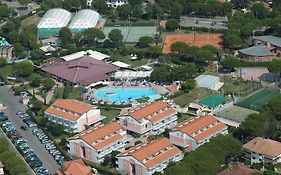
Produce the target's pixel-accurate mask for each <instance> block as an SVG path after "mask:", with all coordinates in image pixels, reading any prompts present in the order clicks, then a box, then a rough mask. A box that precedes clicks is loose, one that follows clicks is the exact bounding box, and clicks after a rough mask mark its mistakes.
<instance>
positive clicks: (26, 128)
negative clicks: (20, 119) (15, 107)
mask: <svg viewBox="0 0 281 175" xmlns="http://www.w3.org/2000/svg"><path fill="white" fill-rule="evenodd" d="M20 129H22V130H25V131H27V130H28V127H26V126H23V125H22V126H21V127H20Z"/></svg>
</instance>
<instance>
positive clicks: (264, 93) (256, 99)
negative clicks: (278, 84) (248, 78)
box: [236, 89, 281, 111]
mask: <svg viewBox="0 0 281 175" xmlns="http://www.w3.org/2000/svg"><path fill="white" fill-rule="evenodd" d="M278 96H281V93H279V92H275V91H272V90H270V89H262V90H259V91H257V92H255V93H254V94H252V95H250V96H248V97H246V98H244V99H242V100H241V101H239V102H238V103H237V104H236V105H237V106H241V107H244V108H248V109H252V110H256V111H259V110H260V109H261V108H262V107H263V106H264V105H266V104H267V103H268V102H270V101H271V100H272V99H274V98H276V97H278Z"/></svg>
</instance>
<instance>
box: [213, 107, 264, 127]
mask: <svg viewBox="0 0 281 175" xmlns="http://www.w3.org/2000/svg"><path fill="white" fill-rule="evenodd" d="M253 113H258V112H257V111H254V110H251V109H247V108H243V107H240V106H236V105H233V106H232V107H230V108H227V109H225V110H223V111H221V112H219V113H216V116H218V117H221V118H225V119H228V120H233V121H236V122H239V123H240V122H242V121H244V120H245V119H246V118H247V117H248V116H249V115H250V114H253Z"/></svg>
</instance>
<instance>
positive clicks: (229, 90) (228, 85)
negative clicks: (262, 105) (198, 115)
mask: <svg viewBox="0 0 281 175" xmlns="http://www.w3.org/2000/svg"><path fill="white" fill-rule="evenodd" d="M260 87H261V85H260V84H259V83H257V82H246V81H238V80H236V81H232V82H225V84H224V85H223V86H222V91H223V92H224V94H237V95H238V94H239V95H240V94H241V95H246V94H249V93H251V92H253V91H255V90H256V89H259V88H260Z"/></svg>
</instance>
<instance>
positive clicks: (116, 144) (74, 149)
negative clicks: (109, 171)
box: [68, 122, 128, 163]
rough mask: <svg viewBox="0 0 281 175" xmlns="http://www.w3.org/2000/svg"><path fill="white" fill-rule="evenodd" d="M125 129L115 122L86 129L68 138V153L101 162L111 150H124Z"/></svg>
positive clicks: (126, 138) (126, 139)
mask: <svg viewBox="0 0 281 175" xmlns="http://www.w3.org/2000/svg"><path fill="white" fill-rule="evenodd" d="M127 141H128V137H127V134H126V131H125V130H124V129H123V128H122V126H121V125H119V124H118V123H116V122H113V123H109V124H106V125H100V126H98V127H95V128H91V129H88V130H87V131H84V132H83V133H80V134H78V135H76V136H74V137H71V138H69V139H68V142H69V153H70V154H72V155H74V156H77V157H81V158H84V159H87V160H90V161H92V162H95V163H101V162H102V161H103V159H104V156H106V155H107V154H110V153H111V152H112V151H120V152H122V151H125V148H124V146H125V143H126V142H127Z"/></svg>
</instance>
